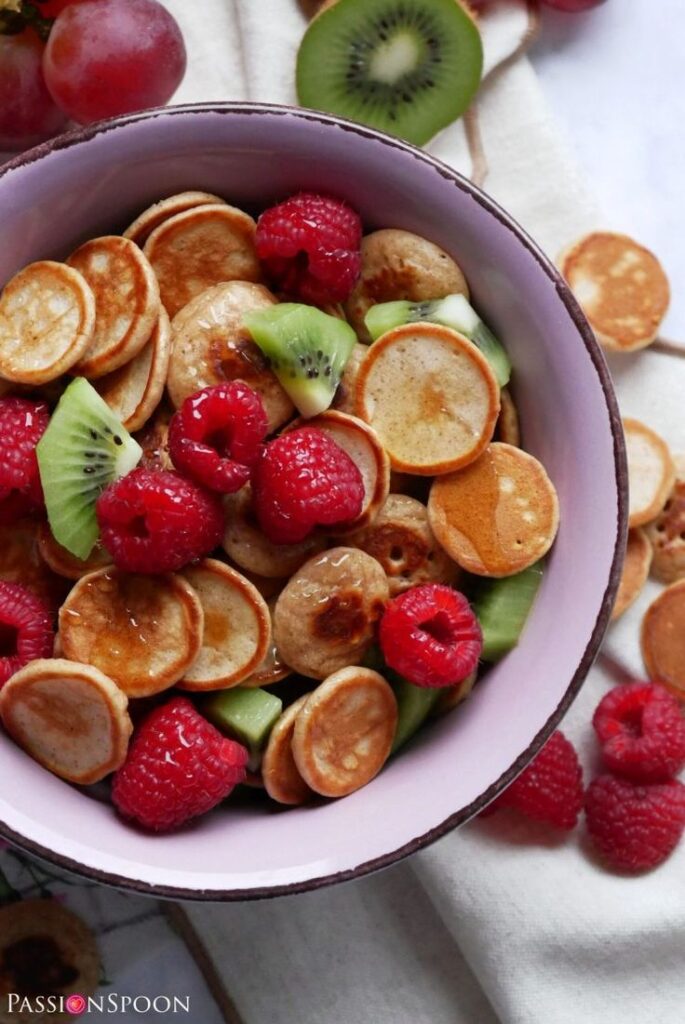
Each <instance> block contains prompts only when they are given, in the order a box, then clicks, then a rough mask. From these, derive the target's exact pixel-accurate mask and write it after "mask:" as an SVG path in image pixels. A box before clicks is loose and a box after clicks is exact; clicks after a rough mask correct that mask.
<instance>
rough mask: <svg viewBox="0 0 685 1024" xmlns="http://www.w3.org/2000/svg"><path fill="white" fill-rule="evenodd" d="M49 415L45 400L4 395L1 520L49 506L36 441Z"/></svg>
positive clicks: (0, 412)
mask: <svg viewBox="0 0 685 1024" xmlns="http://www.w3.org/2000/svg"><path fill="white" fill-rule="evenodd" d="M49 419H50V414H49V412H48V407H47V405H46V404H45V402H33V401H30V400H29V399H28V398H0V438H1V439H2V445H0V524H7V523H13V522H15V521H16V520H17V519H20V518H21V517H22V516H25V515H28V514H30V513H31V512H36V511H40V510H41V509H42V508H44V507H45V502H44V501H43V488H42V486H41V482H40V475H39V473H38V459H37V458H36V445H37V444H38V442H39V441H40V439H41V437H42V436H43V434H44V432H45V429H46V427H47V425H48V421H49Z"/></svg>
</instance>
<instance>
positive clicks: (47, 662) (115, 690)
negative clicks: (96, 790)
mask: <svg viewBox="0 0 685 1024" xmlns="http://www.w3.org/2000/svg"><path fill="white" fill-rule="evenodd" d="M127 707H128V700H127V699H126V695H125V694H124V693H122V691H121V690H120V689H119V687H118V686H117V685H116V684H115V683H114V682H113V681H112V680H111V679H109V678H108V677H107V676H106V675H104V674H103V673H102V672H100V671H99V670H98V669H97V668H95V667H94V666H93V665H86V664H78V663H76V662H73V661H68V660H65V659H63V658H40V659H38V660H36V661H31V662H29V664H28V665H25V666H24V668H22V669H20V670H19V672H16V673H15V674H14V675H13V676H10V678H9V679H8V681H7V682H6V683H5V685H4V686H3V688H2V690H1V691H0V717H1V718H2V723H3V725H4V726H5V729H6V730H7V732H8V733H9V734H10V736H11V737H12V739H13V740H15V742H16V743H18V744H19V746H20V747H22V748H23V749H24V750H25V751H26V752H27V754H30V755H31V757H32V758H34V760H36V761H38V762H39V764H42V765H43V767H45V768H47V769H49V771H51V772H54V774H55V775H59V777H60V778H62V779H66V780H67V781H68V782H77V783H78V784H79V785H82V786H88V785H90V784H91V783H93V782H99V781H100V779H104V777H105V776H106V775H109V774H110V772H113V771H116V769H117V768H119V767H120V766H121V765H122V764H123V763H124V760H125V758H126V751H127V749H128V741H129V737H130V735H131V733H132V731H133V726H132V724H131V719H130V718H129V715H128V711H127Z"/></svg>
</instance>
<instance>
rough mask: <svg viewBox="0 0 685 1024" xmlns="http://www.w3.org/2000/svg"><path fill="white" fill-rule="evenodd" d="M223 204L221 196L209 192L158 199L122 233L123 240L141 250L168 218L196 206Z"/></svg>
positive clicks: (181, 194) (187, 193) (188, 193)
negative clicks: (137, 246) (129, 240)
mask: <svg viewBox="0 0 685 1024" xmlns="http://www.w3.org/2000/svg"><path fill="white" fill-rule="evenodd" d="M223 202H224V200H223V199H222V198H221V196H215V195H212V193H211V192H179V193H178V195H175V196H168V197H167V198H166V199H160V200H159V202H157V203H153V204H152V206H148V208H147V210H143V212H142V213H141V214H140V215H139V216H138V217H136V219H135V220H134V221H133V223H132V224H129V226H128V227H127V228H126V230H125V231H124V232H123V235H124V238H130V239H131V241H132V242H135V243H136V245H139V246H140V247H141V248H142V247H143V246H144V245H145V243H146V242H147V240H148V238H149V237H150V235H151V234H152V232H153V231H154V230H155V228H158V227H159V225H160V224H163V223H164V221H167V220H169V218H170V217H175V216H176V214H177V213H185V212H186V210H194V209H196V208H197V207H198V206H215V205H216V204H217V203H219V204H223Z"/></svg>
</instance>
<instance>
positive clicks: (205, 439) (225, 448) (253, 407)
mask: <svg viewBox="0 0 685 1024" xmlns="http://www.w3.org/2000/svg"><path fill="white" fill-rule="evenodd" d="M267 430H268V421H267V417H266V412H265V411H264V405H263V403H262V400H261V398H260V397H259V395H258V394H257V392H256V391H253V390H252V388H250V387H248V386H247V384H243V383H242V381H237V380H234V381H231V382H230V383H229V384H217V385H215V386H214V387H211V388H204V389H203V390H202V391H198V392H197V394H195V395H191V396H190V398H186V400H185V402H184V403H183V405H182V406H181V408H180V409H179V411H178V412H177V413H176V414H175V415H174V416H173V417H172V420H171V423H170V425H169V442H168V443H169V454H170V455H171V461H172V462H173V464H174V465H175V466H176V469H178V470H180V471H181V473H185V474H186V476H189V477H191V479H193V480H195V481H196V482H197V483H199V484H203V485H204V486H205V487H208V488H209V489H210V490H211V491H219V492H221V493H222V494H233V492H234V491H239V490H240V488H241V487H242V486H243V485H244V484H246V483H247V482H248V480H249V479H250V467H251V466H253V465H254V463H255V462H256V461H257V459H258V458H259V453H260V451H261V447H262V441H263V440H264V438H265V437H266V432H267Z"/></svg>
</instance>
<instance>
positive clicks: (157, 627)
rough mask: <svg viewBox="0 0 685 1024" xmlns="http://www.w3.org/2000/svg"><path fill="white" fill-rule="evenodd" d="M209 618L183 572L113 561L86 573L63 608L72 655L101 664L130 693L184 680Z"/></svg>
mask: <svg viewBox="0 0 685 1024" xmlns="http://www.w3.org/2000/svg"><path fill="white" fill-rule="evenodd" d="M203 622H204V616H203V613H202V605H201V604H200V601H199V598H198V597H197V595H196V593H195V591H194V590H193V588H192V587H191V586H190V584H189V583H188V582H187V581H186V580H185V579H183V577H182V576H178V575H176V574H175V573H166V574H163V575H159V576H138V575H131V574H128V573H124V572H121V571H120V570H119V569H115V568H114V567H112V566H110V567H109V568H106V569H100V570H98V571H97V572H93V573H90V574H89V575H88V576H84V577H83V578H82V579H80V580H79V581H78V583H76V585H75V586H74V587H73V588H72V590H71V592H70V594H69V596H68V597H67V599H66V601H65V602H64V604H63V605H62V608H61V609H60V613H59V632H60V639H61V643H62V649H63V651H64V656H65V657H66V658H71V659H72V660H73V661H81V662H84V663H85V664H88V665H95V666H96V667H97V668H99V669H100V670H101V671H102V672H104V673H105V674H106V675H108V676H109V677H110V678H111V679H113V680H114V682H115V683H116V684H117V686H120V687H121V689H122V690H123V691H124V693H127V694H128V695H129V697H147V696H149V695H150V694H153V693H160V691H162V690H166V689H168V688H169V687H170V686H173V685H174V683H176V682H178V680H179V679H181V677H182V676H183V675H184V673H185V672H186V671H187V670H188V669H189V668H190V666H191V665H192V664H193V662H194V661H195V658H196V657H197V655H198V653H199V650H200V645H201V643H202V630H203Z"/></svg>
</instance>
